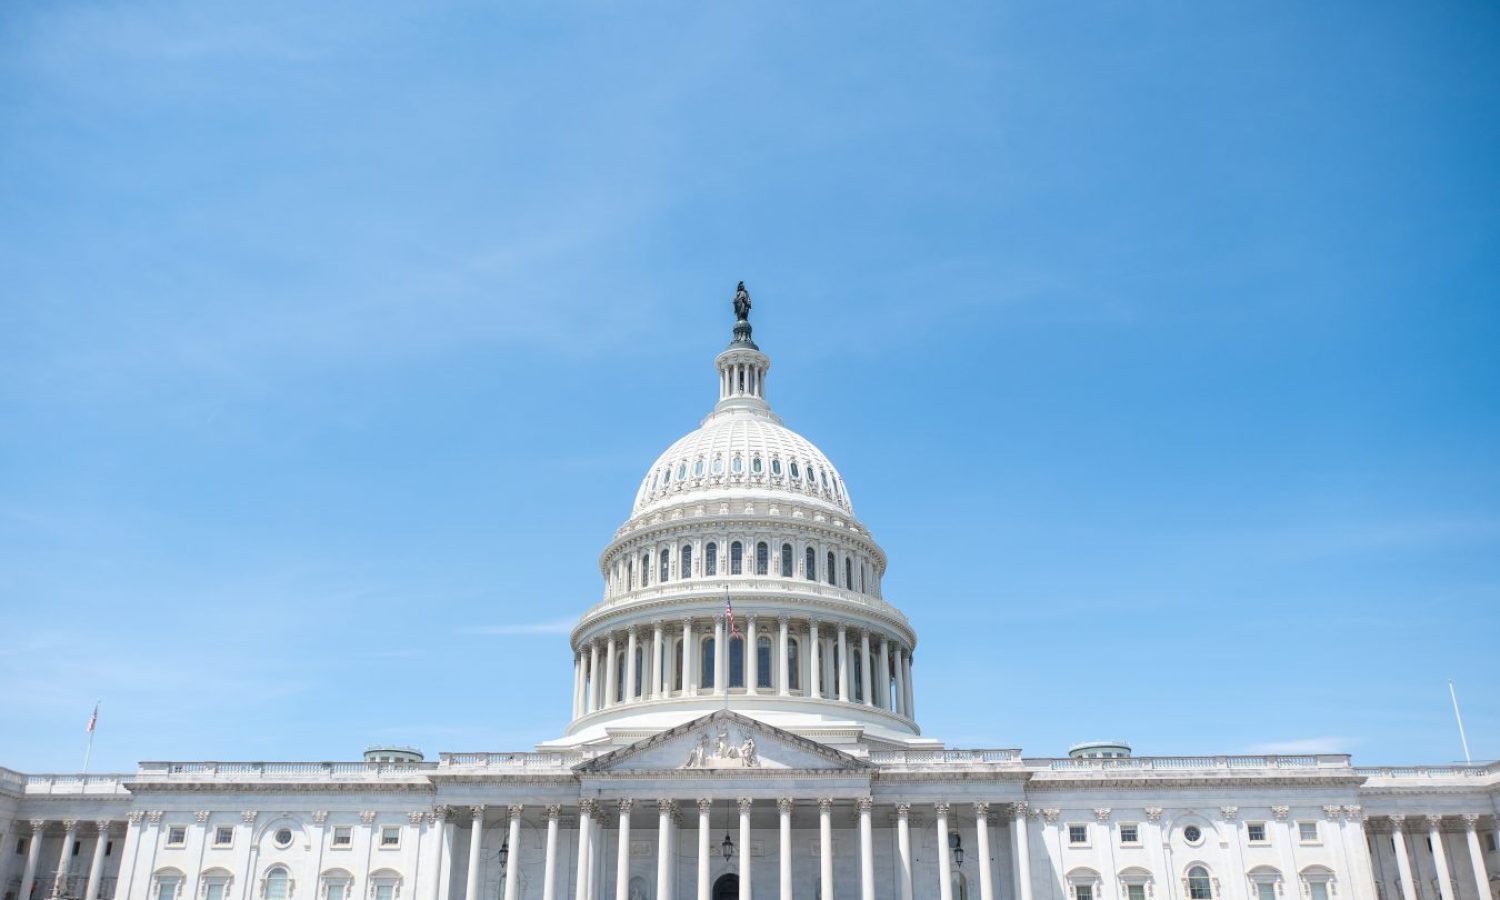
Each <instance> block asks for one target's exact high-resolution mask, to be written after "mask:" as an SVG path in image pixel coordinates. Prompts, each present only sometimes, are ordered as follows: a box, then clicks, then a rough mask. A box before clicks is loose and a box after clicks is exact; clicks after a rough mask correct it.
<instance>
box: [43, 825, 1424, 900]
mask: <svg viewBox="0 0 1500 900" xmlns="http://www.w3.org/2000/svg"><path fill="white" fill-rule="evenodd" d="M62 824H63V840H62V849H61V850H59V851H58V854H57V872H56V873H54V875H53V877H52V896H54V897H61V896H63V895H64V894H66V893H67V892H68V860H69V859H71V858H72V856H73V842H74V841H75V840H77V839H78V820H77V819H64V820H63V823H62ZM1443 900H1450V898H1447V897H1444V898H1443Z"/></svg>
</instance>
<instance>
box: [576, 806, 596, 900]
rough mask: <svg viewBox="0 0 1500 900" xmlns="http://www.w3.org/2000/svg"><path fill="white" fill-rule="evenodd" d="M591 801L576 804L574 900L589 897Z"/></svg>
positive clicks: (592, 822)
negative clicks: (576, 864)
mask: <svg viewBox="0 0 1500 900" xmlns="http://www.w3.org/2000/svg"><path fill="white" fill-rule="evenodd" d="M593 814H594V810H593V801H590V800H584V801H582V802H580V803H579V804H578V869H577V872H578V877H577V879H576V880H577V884H576V885H575V887H576V890H575V891H574V894H573V896H574V900H590V897H589V860H590V858H591V857H592V856H593V852H594V848H593V837H594V836H593V834H592V832H593V830H594V821H593Z"/></svg>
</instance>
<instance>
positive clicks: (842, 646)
mask: <svg viewBox="0 0 1500 900" xmlns="http://www.w3.org/2000/svg"><path fill="white" fill-rule="evenodd" d="M839 702H841V703H848V702H849V629H848V627H847V626H845V625H844V623H842V622H840V623H839Z"/></svg>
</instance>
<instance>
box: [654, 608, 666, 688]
mask: <svg viewBox="0 0 1500 900" xmlns="http://www.w3.org/2000/svg"><path fill="white" fill-rule="evenodd" d="M665 646H666V641H665V634H664V633H663V631H662V622H661V620H660V619H658V620H657V621H655V622H652V623H651V648H652V649H651V699H652V700H660V699H661V698H663V697H665V696H666V695H667V657H666V655H665V652H664V648H665Z"/></svg>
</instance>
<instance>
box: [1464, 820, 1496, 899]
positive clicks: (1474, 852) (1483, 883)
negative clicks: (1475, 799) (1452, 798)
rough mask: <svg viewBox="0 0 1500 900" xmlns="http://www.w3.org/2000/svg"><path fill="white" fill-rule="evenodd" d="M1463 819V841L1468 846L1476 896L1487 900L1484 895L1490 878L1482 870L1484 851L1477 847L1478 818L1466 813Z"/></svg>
mask: <svg viewBox="0 0 1500 900" xmlns="http://www.w3.org/2000/svg"><path fill="white" fill-rule="evenodd" d="M1463 818H1464V840H1466V841H1467V842H1468V844H1469V865H1470V866H1472V867H1473V869H1474V888H1475V891H1476V892H1477V893H1476V896H1478V897H1480V898H1482V900H1489V898H1487V897H1485V894H1486V893H1487V892H1488V891H1489V889H1490V876H1489V875H1488V873H1486V872H1485V870H1484V849H1483V848H1481V847H1480V845H1479V816H1478V815H1476V814H1474V813H1467V814H1465V815H1464V817H1463Z"/></svg>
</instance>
